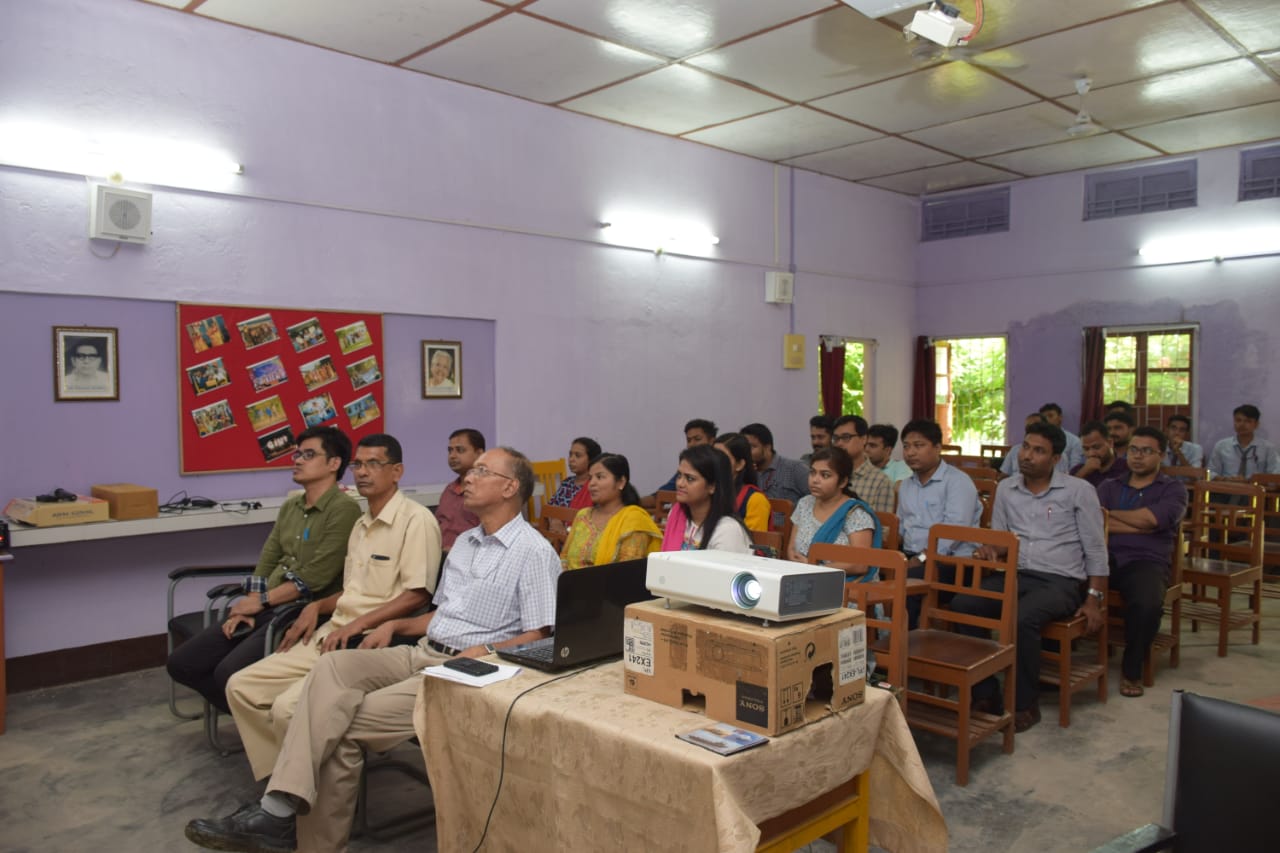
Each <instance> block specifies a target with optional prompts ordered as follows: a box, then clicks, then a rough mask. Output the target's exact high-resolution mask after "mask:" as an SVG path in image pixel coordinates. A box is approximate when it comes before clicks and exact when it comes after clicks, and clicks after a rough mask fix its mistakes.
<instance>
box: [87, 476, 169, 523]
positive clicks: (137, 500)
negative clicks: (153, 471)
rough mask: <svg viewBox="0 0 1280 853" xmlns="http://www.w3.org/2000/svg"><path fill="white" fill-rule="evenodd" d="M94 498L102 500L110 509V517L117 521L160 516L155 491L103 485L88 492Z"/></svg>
mask: <svg viewBox="0 0 1280 853" xmlns="http://www.w3.org/2000/svg"><path fill="white" fill-rule="evenodd" d="M89 491H90V492H91V493H92V494H93V496H94V497H95V498H102V499H103V500H104V501H106V502H107V506H108V507H110V511H111V517H112V518H114V519H116V520H117V521H124V520H125V519H129V518H155V517H156V516H158V515H159V514H160V496H159V495H158V494H156V490H155V489H148V488H147V487H146V486H135V485H134V484H133V483H103V484H101V485H97V486H93V487H92V488H91V489H90V490H89Z"/></svg>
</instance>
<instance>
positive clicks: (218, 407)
mask: <svg viewBox="0 0 1280 853" xmlns="http://www.w3.org/2000/svg"><path fill="white" fill-rule="evenodd" d="M191 417H193V418H195V419H196V432H198V433H199V434H200V437H201V438H208V437H209V436H211V435H213V434H214V433H219V432H222V431H223V430H226V429H231V428H232V427H233V426H235V425H236V419H235V418H234V417H232V416H231V406H229V405H228V404H227V401H226V400H219V401H218V402H216V403H210V404H209V405H207V406H204V407H203V408H199V409H192V410H191Z"/></svg>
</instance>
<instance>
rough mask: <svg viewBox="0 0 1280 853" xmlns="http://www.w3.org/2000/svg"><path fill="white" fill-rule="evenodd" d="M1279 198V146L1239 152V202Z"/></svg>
mask: <svg viewBox="0 0 1280 853" xmlns="http://www.w3.org/2000/svg"><path fill="white" fill-rule="evenodd" d="M1277 196H1280V145H1271V146H1268V147H1267V148H1254V149H1253V150H1252V151H1241V152H1240V201H1254V200H1255V199H1260V198H1276V197H1277Z"/></svg>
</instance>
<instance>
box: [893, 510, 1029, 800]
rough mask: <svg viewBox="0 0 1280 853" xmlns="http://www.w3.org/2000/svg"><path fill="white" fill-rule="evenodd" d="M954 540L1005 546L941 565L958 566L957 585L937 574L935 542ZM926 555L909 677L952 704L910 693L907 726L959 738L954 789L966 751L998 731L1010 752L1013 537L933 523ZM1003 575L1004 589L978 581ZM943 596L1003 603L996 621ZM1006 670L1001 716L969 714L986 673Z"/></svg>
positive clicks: (965, 774) (964, 777)
mask: <svg viewBox="0 0 1280 853" xmlns="http://www.w3.org/2000/svg"><path fill="white" fill-rule="evenodd" d="M940 539H956V540H959V541H961V542H975V543H977V544H978V545H979V546H982V545H994V546H997V547H1000V548H1007V549H1008V551H1007V553H1006V554H1005V556H1004V557H1003V558H1001V559H998V560H982V559H979V558H978V557H977V556H972V555H971V556H967V557H960V556H948V557H946V558H945V560H946V562H948V563H951V564H954V565H955V567H956V574H955V581H954V582H953V583H946V582H944V581H943V580H942V579H941V577H940V575H939V572H938V558H937V554H938V550H939V548H938V540H940ZM928 553H929V558H928V559H927V560H926V561H925V582H926V583H928V584H929V591H928V592H927V593H926V594H925V600H924V604H923V606H922V608H921V611H920V627H919V628H918V629H916V630H915V631H912V632H910V634H909V635H908V639H907V674H908V675H909V676H910V677H911V678H918V679H921V680H923V681H925V682H926V683H928V684H930V685H936V684H942V685H947V686H948V687H952V688H955V692H956V693H957V698H956V699H950V698H948V696H949V695H950V691H948V694H947V695H945V696H944V695H937V694H935V693H930V692H924V691H920V690H911V689H908V691H907V694H908V712H907V722H908V723H909V724H910V725H911V726H913V727H915V728H917V729H923V730H924V731H928V732H933V733H935V734H940V735H943V736H945V737H950V738H954V739H955V741H956V784H957V785H967V784H968V782H969V750H970V749H972V748H973V745H974V744H976V743H978V742H979V741H981V740H982V739H983V738H985V737H987V736H988V735H992V734H996V733H997V732H999V733H1002V734H1003V737H1004V744H1003V748H1004V751H1005V752H1006V753H1011V752H1013V735H1014V731H1013V707H1014V697H1013V686H1014V683H1013V682H1014V670H1015V668H1016V657H1015V653H1014V643H1015V641H1016V639H1017V625H1016V622H1017V618H1016V617H1017V603H1018V537H1017V536H1015V535H1013V534H1012V533H1009V532H1007V531H1003V530H982V529H981V528H977V527H960V526H958V525H951V524H935V525H934V526H933V528H932V529H930V531H929V549H928ZM997 572H1003V573H1004V576H1005V582H1004V589H1003V590H1002V591H999V592H996V591H992V590H987V589H983V588H982V586H981V584H982V581H983V580H984V579H985V578H987V577H989V576H990V575H992V574H995V573H997ZM941 593H952V594H954V595H971V596H977V597H980V598H988V599H995V600H997V601H999V602H1000V616H999V617H998V618H994V619H991V618H986V617H983V616H970V615H968V614H965V613H957V612H955V611H952V610H948V609H946V608H944V607H942V606H940V605H939V604H938V598H939V595H940V594H941ZM958 625H967V626H971V627H974V628H981V629H986V630H989V631H994V632H995V638H994V639H983V638H980V637H972V636H969V635H967V634H961V633H959V632H958V631H956V630H955V628H956V626H958ZM1001 672H1003V673H1004V674H1005V678H1004V708H1005V710H1004V713H1003V714H1000V715H999V716H996V715H994V714H985V713H977V712H974V711H973V710H972V690H973V686H974V685H975V684H977V683H978V682H980V681H982V680H983V679H985V678H988V677H989V676H994V675H997V674H999V673H1001Z"/></svg>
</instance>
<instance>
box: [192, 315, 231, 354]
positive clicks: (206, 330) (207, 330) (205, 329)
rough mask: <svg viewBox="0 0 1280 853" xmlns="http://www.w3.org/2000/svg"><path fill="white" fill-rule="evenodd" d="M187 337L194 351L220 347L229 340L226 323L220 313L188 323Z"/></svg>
mask: <svg viewBox="0 0 1280 853" xmlns="http://www.w3.org/2000/svg"><path fill="white" fill-rule="evenodd" d="M187 337H189V338H190V339H191V346H192V347H194V348H195V351H196V352H204V351H205V350H208V349H213V348H214V347H220V346H222V345H223V344H225V343H226V342H227V341H228V340H230V337H229V336H228V335H227V324H226V323H225V322H223V320H222V315H221V314H214V315H213V316H212V317H205V318H204V319H203V320H197V321H196V322H194V323H188V324H187Z"/></svg>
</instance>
